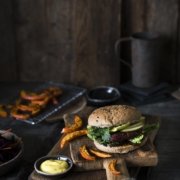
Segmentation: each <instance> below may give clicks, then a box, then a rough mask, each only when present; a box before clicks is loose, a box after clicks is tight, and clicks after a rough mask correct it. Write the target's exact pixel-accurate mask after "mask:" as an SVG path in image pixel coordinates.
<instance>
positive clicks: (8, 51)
mask: <svg viewBox="0 0 180 180" xmlns="http://www.w3.org/2000/svg"><path fill="white" fill-rule="evenodd" d="M14 33H15V32H14V23H13V7H12V3H11V0H6V1H1V2H0V80H1V81H11V80H16V79H17V66H16V59H15V48H14V43H15V41H14Z"/></svg>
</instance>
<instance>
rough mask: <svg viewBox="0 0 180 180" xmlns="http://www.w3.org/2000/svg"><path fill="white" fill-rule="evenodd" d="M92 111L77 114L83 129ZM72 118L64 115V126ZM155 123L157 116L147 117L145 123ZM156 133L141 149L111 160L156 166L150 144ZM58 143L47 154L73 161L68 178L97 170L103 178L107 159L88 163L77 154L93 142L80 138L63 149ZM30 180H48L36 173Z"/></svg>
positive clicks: (87, 110) (155, 154) (132, 164)
mask: <svg viewBox="0 0 180 180" xmlns="http://www.w3.org/2000/svg"><path fill="white" fill-rule="evenodd" d="M93 109H94V108H93V107H86V108H84V109H83V110H82V111H81V112H79V113H78V115H79V116H80V117H81V118H82V120H83V124H84V127H86V124H87V117H88V115H89V114H90V113H91V112H92V111H93ZM73 117H74V115H73V114H66V115H65V116H64V121H65V124H69V123H72V122H73ZM157 121H159V117H157V116H153V117H152V116H148V117H147V122H150V123H152V122H157ZM156 133H157V132H154V133H152V134H151V136H150V138H149V140H148V141H147V143H146V145H144V146H143V147H142V148H140V149H138V150H135V151H133V152H130V153H127V154H123V155H120V154H113V159H114V158H115V159H117V160H118V161H119V163H123V162H122V160H125V162H126V163H127V165H128V166H139V167H140V166H156V165H157V163H158V155H157V152H156V149H155V147H154V146H153V144H152V142H153V141H154V138H155V134H156ZM60 141H61V140H60ZM60 141H59V142H58V143H57V144H56V145H55V146H54V147H53V148H52V150H51V151H50V152H49V155H56V154H59V153H61V154H66V155H68V156H70V157H71V158H72V159H73V162H74V164H75V166H74V171H73V174H71V175H70V176H68V177H72V175H73V176H74V178H75V177H76V173H77V174H79V173H80V174H81V173H82V174H81V175H82V177H84V176H83V173H84V172H86V171H87V172H88V171H90V172H91V171H92V172H94V171H97V170H100V171H99V172H102V176H101V174H100V175H99V178H100V179H101V178H102V177H104V173H105V171H103V169H104V162H105V161H106V160H108V159H106V160H104V159H103V160H102V159H98V160H96V161H94V162H89V161H86V160H84V159H82V157H81V156H80V154H79V147H80V146H81V145H84V144H88V146H92V147H93V146H94V145H93V142H92V141H91V140H89V139H88V138H87V137H86V136H84V137H80V138H78V139H75V140H74V141H71V142H70V143H69V144H70V146H69V145H68V146H65V148H64V149H60V147H59V146H60ZM110 159H111V158H110ZM110 159H109V160H110ZM124 167H125V166H124ZM122 170H123V171H124V172H125V173H124V174H125V175H127V176H128V173H127V171H126V169H122ZM127 176H126V177H127ZM68 177H67V178H68ZM93 177H95V176H94V175H93ZM105 177H106V176H105ZM30 179H33V180H42V179H48V178H47V177H42V176H40V175H38V174H37V173H36V172H33V173H32V174H31V175H30Z"/></svg>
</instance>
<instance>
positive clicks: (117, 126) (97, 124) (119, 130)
mask: <svg viewBox="0 0 180 180" xmlns="http://www.w3.org/2000/svg"><path fill="white" fill-rule="evenodd" d="M155 127H157V124H156V125H151V126H145V118H144V117H143V116H142V115H141V112H140V111H138V110H137V109H136V108H135V107H132V106H127V105H112V106H105V107H101V108H98V109H96V110H94V111H93V112H92V113H91V114H90V116H89V118H88V126H87V129H88V134H87V135H88V137H89V138H90V139H92V140H93V141H94V144H95V146H96V147H97V149H99V150H101V151H105V152H110V153H127V152H129V151H132V150H135V149H137V148H139V147H140V146H142V145H144V144H145V142H146V140H147V132H148V131H149V130H152V129H154V128H155Z"/></svg>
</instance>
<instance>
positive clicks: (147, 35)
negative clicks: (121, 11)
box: [115, 32, 162, 88]
mask: <svg viewBox="0 0 180 180" xmlns="http://www.w3.org/2000/svg"><path fill="white" fill-rule="evenodd" d="M123 41H131V61H132V62H131V64H130V63H128V62H127V61H125V60H123V59H121V58H120V51H119V46H120V44H121V42H123ZM115 52H116V55H117V56H118V58H119V59H120V61H121V62H122V63H124V64H125V65H127V66H128V67H130V68H131V71H132V84H133V85H134V86H136V87H140V88H150V87H153V86H155V85H156V84H158V83H159V62H160V58H161V54H162V41H161V37H160V35H159V34H158V33H155V32H139V33H134V34H133V35H132V36H131V37H127V38H121V39H119V40H118V41H117V42H116V43H115Z"/></svg>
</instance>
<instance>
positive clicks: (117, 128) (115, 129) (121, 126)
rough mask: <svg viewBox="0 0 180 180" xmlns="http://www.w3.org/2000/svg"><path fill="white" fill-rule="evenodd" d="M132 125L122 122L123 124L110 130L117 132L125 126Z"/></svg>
mask: <svg viewBox="0 0 180 180" xmlns="http://www.w3.org/2000/svg"><path fill="white" fill-rule="evenodd" d="M129 125H130V123H129V122H128V123H125V124H122V125H119V126H116V127H113V128H112V129H111V130H110V132H117V131H120V130H122V129H124V128H127V127H128V126H129Z"/></svg>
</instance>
